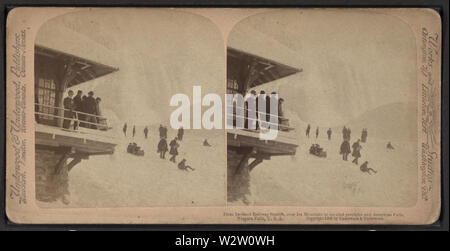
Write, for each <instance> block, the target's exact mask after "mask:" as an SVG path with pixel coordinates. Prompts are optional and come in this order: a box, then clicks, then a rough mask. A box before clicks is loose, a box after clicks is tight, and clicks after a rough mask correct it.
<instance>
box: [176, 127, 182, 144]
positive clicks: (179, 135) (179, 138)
mask: <svg viewBox="0 0 450 251" xmlns="http://www.w3.org/2000/svg"><path fill="white" fill-rule="evenodd" d="M183 136H184V129H183V127H180V128H179V129H178V135H177V137H178V140H180V141H182V140H183Z"/></svg>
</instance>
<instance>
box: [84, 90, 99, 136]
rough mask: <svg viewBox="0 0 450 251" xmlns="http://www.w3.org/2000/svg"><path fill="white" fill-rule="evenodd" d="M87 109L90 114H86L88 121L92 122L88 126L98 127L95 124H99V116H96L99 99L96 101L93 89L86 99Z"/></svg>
mask: <svg viewBox="0 0 450 251" xmlns="http://www.w3.org/2000/svg"><path fill="white" fill-rule="evenodd" d="M85 109H86V113H88V114H89V115H86V121H87V122H89V123H90V124H87V126H86V127H87V128H91V129H97V126H96V125H95V124H97V118H96V116H95V114H96V110H97V101H95V98H94V92H93V91H90V92H89V93H88V97H87V98H86V101H85Z"/></svg>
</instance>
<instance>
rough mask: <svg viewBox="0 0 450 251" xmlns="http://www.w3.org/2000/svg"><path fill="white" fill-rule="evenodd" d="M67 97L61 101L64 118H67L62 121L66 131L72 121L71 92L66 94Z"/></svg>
mask: <svg viewBox="0 0 450 251" xmlns="http://www.w3.org/2000/svg"><path fill="white" fill-rule="evenodd" d="M67 95H68V97H66V98H65V99H64V101H63V105H64V118H69V119H64V121H63V127H64V128H66V129H69V127H70V122H71V121H72V118H73V108H74V105H73V99H72V97H73V91H72V90H70V91H69V92H68V93H67Z"/></svg>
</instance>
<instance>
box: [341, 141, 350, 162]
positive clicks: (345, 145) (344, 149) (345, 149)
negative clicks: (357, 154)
mask: <svg viewBox="0 0 450 251" xmlns="http://www.w3.org/2000/svg"><path fill="white" fill-rule="evenodd" d="M350 152H351V151H350V143H349V142H348V141H347V140H344V142H342V144H341V151H340V152H339V153H340V154H342V159H343V160H345V161H347V156H348V155H349V154H350Z"/></svg>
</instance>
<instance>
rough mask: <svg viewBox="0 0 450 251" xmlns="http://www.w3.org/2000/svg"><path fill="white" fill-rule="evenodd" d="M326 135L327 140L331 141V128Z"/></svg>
mask: <svg viewBox="0 0 450 251" xmlns="http://www.w3.org/2000/svg"><path fill="white" fill-rule="evenodd" d="M327 135H328V140H331V128H328V131H327Z"/></svg>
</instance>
